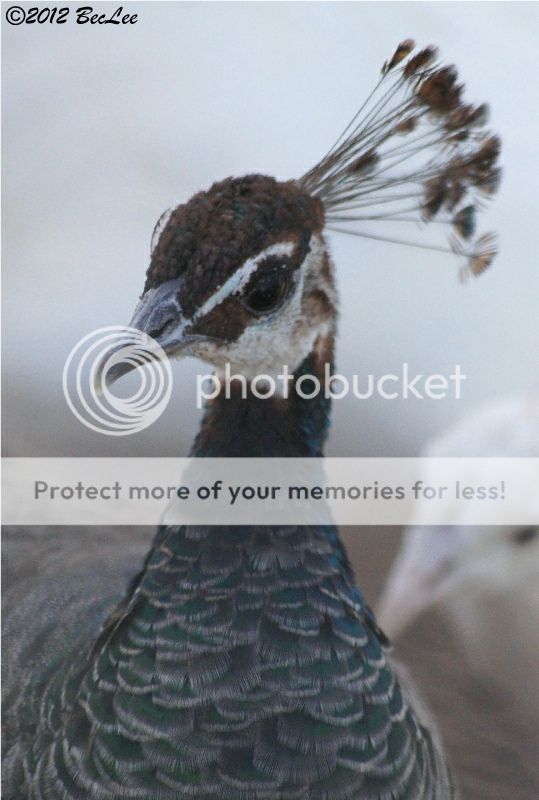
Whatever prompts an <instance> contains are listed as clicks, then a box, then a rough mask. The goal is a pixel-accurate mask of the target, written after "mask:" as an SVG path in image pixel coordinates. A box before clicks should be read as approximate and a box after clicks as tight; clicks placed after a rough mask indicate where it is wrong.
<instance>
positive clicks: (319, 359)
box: [192, 337, 333, 458]
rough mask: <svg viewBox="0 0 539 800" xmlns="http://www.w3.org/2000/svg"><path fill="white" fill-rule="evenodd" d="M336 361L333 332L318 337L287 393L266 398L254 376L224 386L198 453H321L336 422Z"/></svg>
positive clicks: (210, 413) (201, 434)
mask: <svg viewBox="0 0 539 800" xmlns="http://www.w3.org/2000/svg"><path fill="white" fill-rule="evenodd" d="M332 366H333V337H330V338H326V339H324V340H323V341H317V343H316V344H315V346H314V348H313V350H312V351H311V353H309V355H308V356H307V357H306V358H305V359H304V360H303V361H302V363H301V364H300V365H299V367H298V368H297V369H296V370H295V371H294V373H293V375H292V376H291V379H290V381H288V384H287V391H286V394H284V393H283V394H281V395H276V396H272V397H267V398H264V397H260V396H259V395H260V394H262V393H261V392H260V391H253V385H252V384H251V383H250V382H248V381H245V382H241V383H240V382H239V381H238V380H236V381H232V382H230V383H229V385H228V387H226V386H224V385H222V386H221V389H220V392H219V394H218V395H217V396H216V397H215V398H214V399H213V400H211V401H210V402H209V404H208V405H207V407H206V410H205V414H204V417H203V420H202V424H201V428H200V431H199V433H198V435H197V437H196V439H195V442H194V445H193V449H192V455H194V456H200V457H219V456H220V457H223V458H225V457H227V458H234V457H248V456H251V457H264V456H267V457H272V456H273V457H305V456H321V455H322V452H323V447H324V443H325V440H326V438H327V433H328V429H329V422H330V411H331V401H330V399H329V398H328V397H327V396H326V383H327V380H326V379H327V374H331V371H332ZM328 368H329V369H328Z"/></svg>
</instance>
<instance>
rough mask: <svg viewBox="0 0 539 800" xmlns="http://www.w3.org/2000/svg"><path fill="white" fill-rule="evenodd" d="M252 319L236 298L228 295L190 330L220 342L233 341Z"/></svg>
mask: <svg viewBox="0 0 539 800" xmlns="http://www.w3.org/2000/svg"><path fill="white" fill-rule="evenodd" d="M252 321H253V318H252V316H251V315H250V314H249V312H248V311H246V309H244V308H243V306H242V305H241V303H239V302H238V298H237V297H228V298H226V299H225V300H223V302H222V303H220V304H219V305H218V306H216V307H215V308H213V309H212V310H211V311H210V312H209V313H208V314H206V315H205V316H204V317H203V318H202V319H200V320H198V321H197V322H195V324H194V325H193V326H192V328H191V329H190V332H192V333H195V334H200V335H203V336H207V337H208V338H210V339H219V340H220V341H222V342H228V343H229V342H235V341H237V340H238V339H239V338H240V336H241V334H242V333H243V331H244V330H245V328H246V327H247V326H248V325H249V323H250V322H252Z"/></svg>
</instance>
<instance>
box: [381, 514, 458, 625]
mask: <svg viewBox="0 0 539 800" xmlns="http://www.w3.org/2000/svg"><path fill="white" fill-rule="evenodd" d="M458 547H459V537H458V535H457V531H456V529H455V528H453V527H442V526H440V527H435V528H429V527H417V528H411V529H410V530H409V531H407V532H406V533H405V534H404V540H403V544H402V546H401V550H400V552H399V554H398V556H397V558H396V559H395V562H394V564H393V566H392V568H391V571H390V573H389V576H388V579H387V581H386V585H385V588H384V591H383V593H382V596H381V598H380V600H379V603H378V608H377V615H376V616H377V620H378V623H379V625H380V627H381V628H382V630H383V631H384V632H385V633H387V635H388V636H389V637H390V638H393V639H396V638H398V636H399V635H400V634H401V633H402V632H403V631H404V630H405V629H406V628H408V626H409V625H411V624H412V622H414V620H415V619H417V617H418V616H419V615H420V614H421V613H423V612H424V611H426V610H427V609H428V608H430V607H432V606H433V605H437V604H438V603H439V602H440V600H442V599H443V598H444V597H445V596H446V595H447V593H448V592H449V591H450V590H451V586H452V583H453V576H454V572H455V567H456V563H457V562H456V555H457V550H458Z"/></svg>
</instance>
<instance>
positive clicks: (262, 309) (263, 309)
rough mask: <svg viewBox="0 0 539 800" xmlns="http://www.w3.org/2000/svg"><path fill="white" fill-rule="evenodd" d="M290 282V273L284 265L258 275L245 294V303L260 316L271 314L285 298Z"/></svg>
mask: <svg viewBox="0 0 539 800" xmlns="http://www.w3.org/2000/svg"><path fill="white" fill-rule="evenodd" d="M290 283H291V280H290V273H289V271H288V269H286V267H284V265H280V266H279V267H278V268H273V269H272V270H271V271H270V272H266V273H264V274H262V275H260V276H258V275H257V276H256V277H255V279H254V281H253V282H252V283H251V285H250V286H248V287H247V290H246V291H245V293H244V295H243V301H242V302H243V305H244V306H245V307H246V308H247V309H248V310H249V311H251V312H252V313H253V314H256V315H258V316H262V315H264V314H269V313H270V312H271V311H275V310H276V309H277V308H279V306H280V305H281V303H282V302H283V301H284V300H285V298H286V296H287V294H288V291H289V288H290Z"/></svg>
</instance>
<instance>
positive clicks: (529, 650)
mask: <svg viewBox="0 0 539 800" xmlns="http://www.w3.org/2000/svg"><path fill="white" fill-rule="evenodd" d="M424 455H427V456H430V457H452V456H459V457H466V456H472V457H473V456H475V457H477V458H479V457H489V456H492V457H514V456H520V457H528V456H529V457H531V456H539V396H535V397H530V396H528V397H513V398H504V399H500V400H497V401H496V402H492V403H489V404H488V405H486V406H484V407H482V408H480V409H479V411H478V412H477V413H475V414H473V415H471V416H468V417H466V418H465V419H464V420H463V421H461V422H460V423H458V424H457V425H455V426H453V427H451V428H450V429H449V430H447V431H446V432H444V433H443V434H442V435H441V436H440V437H437V438H436V439H435V440H434V441H432V442H431V443H430V444H429V445H428V447H427V448H426V450H425V452H424ZM480 463H481V462H478V466H477V469H478V474H477V476H476V477H477V478H478V479H480V478H481V475H480V474H479V470H480V468H481V467H480V466H479V465H480ZM479 482H480V481H479ZM536 502H537V497H530V503H536ZM434 606H438V607H440V608H441V610H442V611H443V612H444V613H445V614H446V615H447V616H448V617H449V621H450V623H451V624H452V627H453V628H454V630H455V633H456V635H457V636H458V637H459V639H460V641H461V643H462V645H463V647H464V650H465V653H466V655H467V657H468V659H469V664H470V667H471V669H472V670H473V671H474V673H475V674H476V675H477V676H478V677H480V678H481V679H484V680H485V681H487V682H488V685H489V686H491V687H492V688H493V689H495V690H497V691H498V692H501V693H502V696H504V697H505V698H506V699H507V700H509V701H511V702H515V703H517V704H518V706H519V707H520V710H522V711H524V713H525V715H526V716H527V717H528V718H529V717H530V715H531V718H532V719H535V720H539V624H538V621H539V520H538V521H537V525H535V526H531V527H513V528H511V527H507V526H492V527H487V526H481V527H480V526H473V527H464V526H459V525H458V519H457V518H456V519H455V525H454V526H451V525H450V526H449V527H441V526H439V527H430V528H429V527H428V526H427V527H412V528H409V529H408V530H407V531H406V533H405V534H404V538H403V543H402V545H401V550H400V552H399V554H398V555H397V558H396V560H395V562H394V564H393V567H392V569H391V571H390V574H389V577H388V580H387V583H386V586H385V588H384V591H383V594H382V597H381V600H380V603H379V607H378V619H379V621H380V624H381V626H382V628H383V629H384V630H385V631H386V632H387V634H388V635H389V636H390V637H392V638H397V637H398V636H399V635H400V634H401V633H402V632H403V630H404V629H405V628H407V627H408V626H409V625H410V624H411V623H412V622H413V621H414V620H415V619H416V618H417V617H418V616H419V615H420V614H421V613H422V612H423V611H426V610H427V609H429V608H432V607H434Z"/></svg>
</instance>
